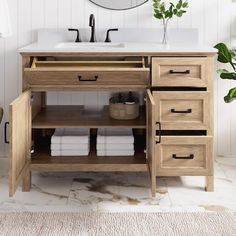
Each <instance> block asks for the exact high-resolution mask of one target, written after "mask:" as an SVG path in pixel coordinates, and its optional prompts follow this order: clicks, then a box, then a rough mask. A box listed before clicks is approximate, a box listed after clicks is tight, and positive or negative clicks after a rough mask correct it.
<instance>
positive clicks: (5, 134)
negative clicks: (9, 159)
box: [4, 122, 10, 144]
mask: <svg viewBox="0 0 236 236" xmlns="http://www.w3.org/2000/svg"><path fill="white" fill-rule="evenodd" d="M8 125H9V122H5V125H4V141H5V143H7V144H9V143H10V142H9V141H8V140H7V127H8Z"/></svg>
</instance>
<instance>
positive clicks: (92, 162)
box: [30, 152, 147, 172]
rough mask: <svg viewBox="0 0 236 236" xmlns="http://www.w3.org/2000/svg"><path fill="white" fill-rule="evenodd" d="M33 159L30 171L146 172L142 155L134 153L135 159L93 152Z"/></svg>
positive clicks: (43, 155)
mask: <svg viewBox="0 0 236 236" xmlns="http://www.w3.org/2000/svg"><path fill="white" fill-rule="evenodd" d="M33 157H34V158H33V159H32V163H31V165H30V168H31V171H46V172H47V171H50V172H61V171H66V172H74V171H95V172H109V171H125V172H139V171H140V172H146V171H147V165H146V160H145V155H144V153H136V154H135V157H129V156H124V157H109V156H108V157H97V156H96V153H95V152H92V153H90V154H89V156H88V157H87V156H86V157H51V156H50V154H47V153H38V154H35V155H33Z"/></svg>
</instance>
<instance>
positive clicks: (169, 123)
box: [153, 91, 211, 130]
mask: <svg viewBox="0 0 236 236" xmlns="http://www.w3.org/2000/svg"><path fill="white" fill-rule="evenodd" d="M153 97H154V100H155V104H156V106H155V115H156V117H157V118H156V119H157V120H156V121H157V122H160V123H161V125H162V130H207V129H210V127H211V124H210V119H211V118H210V114H211V110H210V94H209V92H183V91H172V92H163V91H158V92H153Z"/></svg>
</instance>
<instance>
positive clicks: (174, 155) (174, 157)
mask: <svg viewBox="0 0 236 236" xmlns="http://www.w3.org/2000/svg"><path fill="white" fill-rule="evenodd" d="M172 158H173V159H177V160H193V159H194V155H193V154H190V155H189V156H186V157H183V156H182V157H181V156H177V155H176V154H173V155H172Z"/></svg>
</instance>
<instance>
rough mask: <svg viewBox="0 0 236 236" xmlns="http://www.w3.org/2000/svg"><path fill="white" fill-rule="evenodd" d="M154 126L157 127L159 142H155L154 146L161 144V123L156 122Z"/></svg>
mask: <svg viewBox="0 0 236 236" xmlns="http://www.w3.org/2000/svg"><path fill="white" fill-rule="evenodd" d="M156 125H158V126H159V140H158V141H156V144H158V143H161V122H156Z"/></svg>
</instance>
